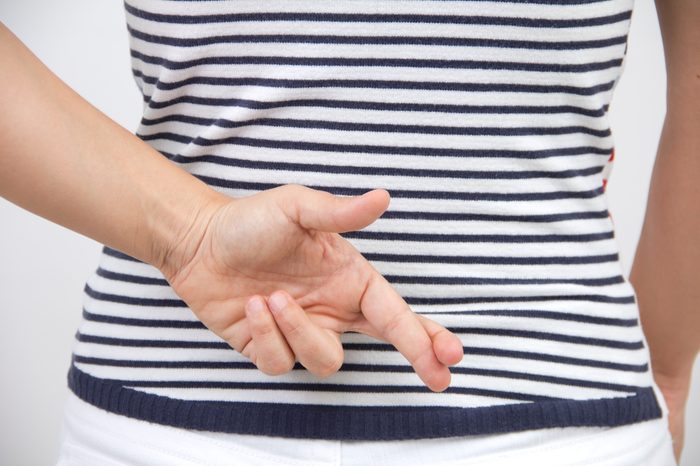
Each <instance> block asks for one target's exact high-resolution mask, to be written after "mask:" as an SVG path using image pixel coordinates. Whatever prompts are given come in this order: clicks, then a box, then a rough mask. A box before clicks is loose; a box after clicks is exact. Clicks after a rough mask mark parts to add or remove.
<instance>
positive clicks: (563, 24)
mask: <svg viewBox="0 0 700 466" xmlns="http://www.w3.org/2000/svg"><path fill="white" fill-rule="evenodd" d="M124 6H125V8H126V11H127V12H128V13H130V14H132V15H134V16H136V17H138V18H142V19H146V20H150V21H157V22H159V23H176V24H204V23H235V22H245V21H263V22H267V21H314V22H318V21H324V22H342V23H410V24H421V23H425V24H428V23H432V24H460V25H468V24H483V25H494V26H518V27H534V28H576V27H590V26H601V25H605V24H614V23H619V22H621V21H626V20H629V19H630V17H631V16H632V10H629V11H624V12H621V13H616V14H613V15H606V16H599V17H592V18H575V19H545V18H522V17H508V16H468V15H429V14H421V15H417V14H381V13H373V14H363V13H360V12H357V13H306V12H279V13H277V12H269V13H268V12H252V13H229V14H201V15H172V14H159V13H151V12H147V11H144V10H141V9H138V8H135V7H133V6H131V5H129V4H128V3H124Z"/></svg>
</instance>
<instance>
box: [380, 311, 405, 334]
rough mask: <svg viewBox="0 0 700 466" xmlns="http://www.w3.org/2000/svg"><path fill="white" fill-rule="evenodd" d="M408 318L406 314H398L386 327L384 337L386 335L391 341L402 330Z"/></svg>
mask: <svg viewBox="0 0 700 466" xmlns="http://www.w3.org/2000/svg"><path fill="white" fill-rule="evenodd" d="M406 317H408V314H406V313H405V312H397V313H396V314H394V315H393V316H392V317H391V318H389V321H388V322H387V323H386V324H385V325H384V335H386V336H387V337H388V338H389V339H390V340H393V337H394V336H395V335H396V334H397V333H398V332H399V331H400V330H401V327H402V326H403V323H404V321H405V320H406Z"/></svg>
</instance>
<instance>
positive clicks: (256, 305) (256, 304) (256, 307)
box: [247, 297, 265, 315]
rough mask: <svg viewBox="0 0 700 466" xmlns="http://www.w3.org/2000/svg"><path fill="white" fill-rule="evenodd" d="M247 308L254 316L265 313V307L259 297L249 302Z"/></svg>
mask: <svg viewBox="0 0 700 466" xmlns="http://www.w3.org/2000/svg"><path fill="white" fill-rule="evenodd" d="M247 308H248V312H250V313H251V314H253V315H256V314H259V313H260V312H262V311H263V309H264V308H265V305H264V304H263V302H262V299H260V298H259V297H255V298H252V299H251V300H249V301H248V306H247Z"/></svg>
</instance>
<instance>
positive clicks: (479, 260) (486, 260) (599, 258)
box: [105, 248, 619, 265]
mask: <svg viewBox="0 0 700 466" xmlns="http://www.w3.org/2000/svg"><path fill="white" fill-rule="evenodd" d="M105 253H106V254H109V255H112V256H114V257H118V258H120V259H126V260H132V261H134V260H135V259H134V258H132V257H131V256H127V255H126V254H123V253H120V252H119V251H116V250H114V249H111V248H109V249H108V250H107V249H106V250H105ZM361 254H362V255H363V256H364V257H365V259H367V260H369V261H377V262H380V261H381V262H412V263H419V264H420V263H427V264H430V263H435V264H508V265H550V264H561V265H576V264H597V263H605V262H616V261H618V260H619V254H618V253H617V252H615V253H612V254H600V255H589V256H528V257H518V256H443V255H434V254H421V255H417V254H387V253H371V252H364V253H362V252H361Z"/></svg>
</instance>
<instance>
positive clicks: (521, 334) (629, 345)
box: [80, 298, 644, 350]
mask: <svg viewBox="0 0 700 466" xmlns="http://www.w3.org/2000/svg"><path fill="white" fill-rule="evenodd" d="M143 299H145V298H143ZM445 328H447V329H448V330H449V331H451V332H452V333H454V334H461V335H494V336H508V337H516V338H534V339H538V340H550V341H560V342H564V343H571V344H578V345H587V346H601V347H606V348H617V349H625V350H636V349H643V348H644V342H643V341H641V340H639V341H618V340H610V339H604V338H589V337H580V336H575V335H566V334H561V333H552V332H537V331H530V330H512V329H503V328H485V327H450V326H446V327H445ZM81 336H83V337H88V338H99V339H104V338H107V340H105V341H119V342H124V343H119V344H123V345H124V346H139V345H143V346H156V347H158V346H164V347H181V345H185V346H184V347H190V346H187V345H197V344H203V345H205V346H204V347H205V348H209V347H210V346H208V345H210V344H212V343H213V342H201V341H173V340H132V339H128V340H126V339H122V338H116V339H113V340H110V339H109V338H108V337H96V336H92V335H85V334H81ZM80 341H83V340H80ZM224 344H226V343H224ZM193 347H198V346H193Z"/></svg>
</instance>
